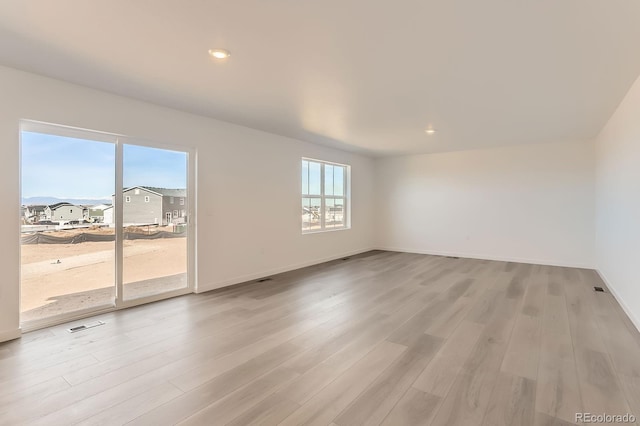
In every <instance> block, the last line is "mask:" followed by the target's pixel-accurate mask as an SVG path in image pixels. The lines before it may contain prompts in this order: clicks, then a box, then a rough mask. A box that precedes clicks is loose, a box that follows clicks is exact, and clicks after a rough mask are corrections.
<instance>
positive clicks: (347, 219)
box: [298, 157, 351, 235]
mask: <svg viewBox="0 0 640 426" xmlns="http://www.w3.org/2000/svg"><path fill="white" fill-rule="evenodd" d="M304 161H308V162H309V163H318V164H320V195H318V194H305V193H303V192H302V163H303V162H304ZM299 164H300V173H298V176H299V179H300V199H301V200H303V199H305V198H310V199H313V198H316V199H318V198H319V199H320V212H321V214H320V229H304V228H303V223H302V220H300V230H301V231H302V234H303V235H304V234H317V233H321V232H332V231H344V230H348V229H351V166H350V165H349V164H342V163H336V162H333V161H325V160H318V159H315V158H309V157H302V158H301V160H300V163H299ZM327 165H329V166H338V167H342V168H343V169H344V173H343V174H342V179H343V195H327V194H326V193H325V166H327ZM308 183H309V176H308V177H307V184H308ZM326 200H334V205H335V200H344V203H343V207H342V209H343V213H342V215H343V219H342V222H343V225H342V226H330V227H327V223H326V222H327V220H326V219H327V212H326V209H327V207H326Z"/></svg>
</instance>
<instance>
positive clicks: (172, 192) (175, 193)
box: [141, 186, 187, 197]
mask: <svg viewBox="0 0 640 426" xmlns="http://www.w3.org/2000/svg"><path fill="white" fill-rule="evenodd" d="M141 188H146V189H148V190H149V191H152V192H155V193H158V194H161V195H164V196H165V197H186V196H187V190H186V189H181V188H176V189H173V188H156V187H153V186H142V187H141Z"/></svg>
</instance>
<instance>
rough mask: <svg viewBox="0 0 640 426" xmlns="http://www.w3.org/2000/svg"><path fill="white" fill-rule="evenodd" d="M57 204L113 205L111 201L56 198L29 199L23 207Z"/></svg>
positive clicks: (23, 201) (23, 200) (25, 199)
mask: <svg viewBox="0 0 640 426" xmlns="http://www.w3.org/2000/svg"><path fill="white" fill-rule="evenodd" d="M55 203H71V204H82V205H85V206H87V205H89V206H91V205H94V204H111V199H108V198H105V199H86V200H85V199H80V198H56V197H27V198H23V199H22V205H23V206H33V205H36V204H43V205H45V206H48V205H50V204H55Z"/></svg>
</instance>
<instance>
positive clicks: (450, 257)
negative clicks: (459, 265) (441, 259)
mask: <svg viewBox="0 0 640 426" xmlns="http://www.w3.org/2000/svg"><path fill="white" fill-rule="evenodd" d="M445 257H446V258H447V259H460V258H459V257H458V256H445Z"/></svg>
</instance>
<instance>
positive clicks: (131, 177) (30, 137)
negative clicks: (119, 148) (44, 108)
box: [22, 132, 187, 199]
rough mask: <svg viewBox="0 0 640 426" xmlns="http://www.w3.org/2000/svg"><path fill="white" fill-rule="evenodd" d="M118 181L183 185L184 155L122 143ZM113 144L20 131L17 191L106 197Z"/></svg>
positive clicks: (27, 194)
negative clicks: (19, 187)
mask: <svg viewBox="0 0 640 426" xmlns="http://www.w3.org/2000/svg"><path fill="white" fill-rule="evenodd" d="M123 162H124V176H123V178H124V186H125V187H127V186H137V185H144V186H156V187H162V188H186V181H187V155H186V154H185V153H182V152H176V151H167V150H163V149H156V148H148V147H141V146H135V145H125V146H124V158H123ZM114 187H115V145H114V144H111V143H105V142H96V141H87V140H82V139H74V138H67V137H62V136H54V135H45V134H41V133H31V132H22V197H23V198H27V197H37V196H46V197H57V198H95V199H101V198H106V199H110V198H111V194H113V193H114Z"/></svg>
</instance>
